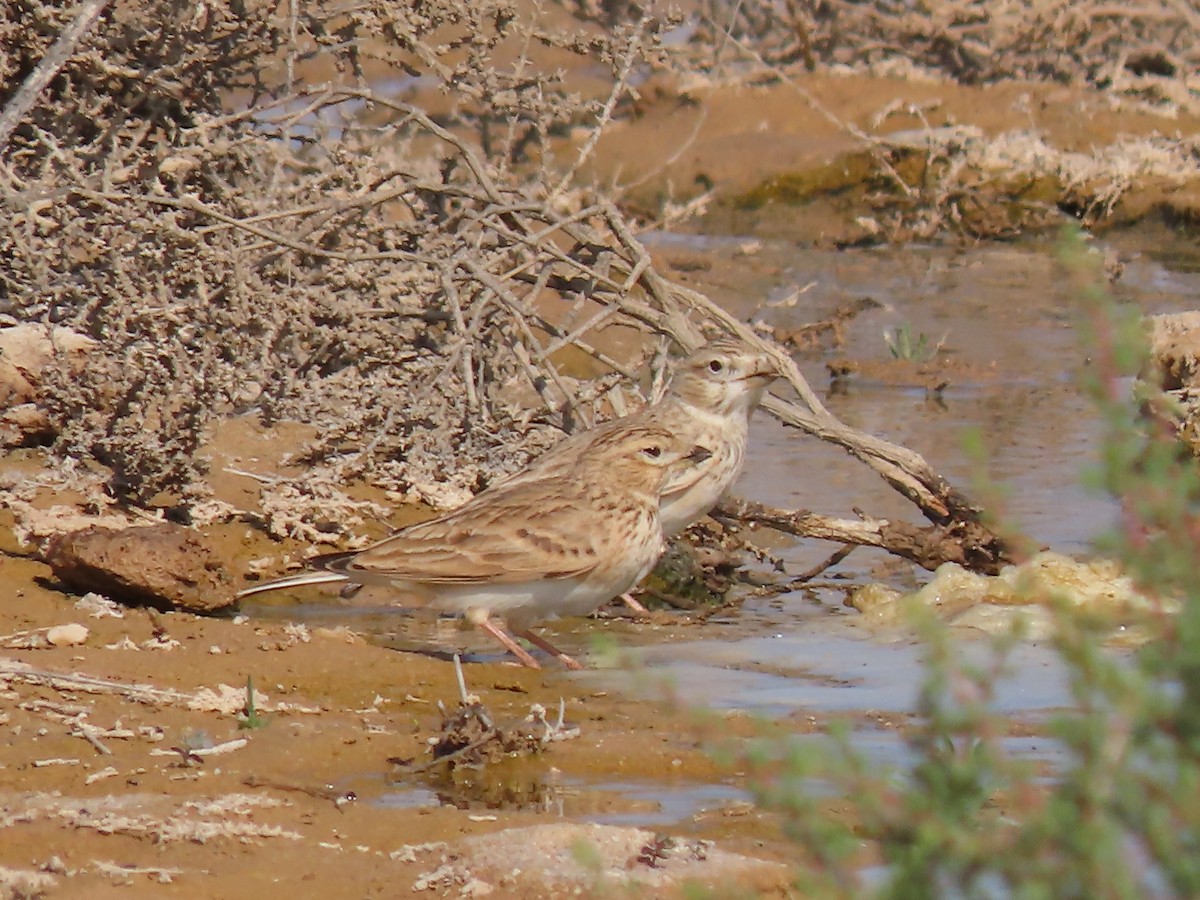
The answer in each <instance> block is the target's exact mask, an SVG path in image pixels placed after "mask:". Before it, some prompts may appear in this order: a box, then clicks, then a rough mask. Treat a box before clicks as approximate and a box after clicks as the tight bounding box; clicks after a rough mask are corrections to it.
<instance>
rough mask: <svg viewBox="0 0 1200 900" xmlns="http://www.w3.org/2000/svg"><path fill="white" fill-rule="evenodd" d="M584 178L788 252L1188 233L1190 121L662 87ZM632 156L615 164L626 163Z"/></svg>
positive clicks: (984, 97) (984, 102) (1047, 102)
mask: <svg viewBox="0 0 1200 900" xmlns="http://www.w3.org/2000/svg"><path fill="white" fill-rule="evenodd" d="M646 93H647V94H648V95H649V96H651V97H653V98H654V99H653V100H652V101H648V102H645V103H643V104H642V105H641V106H640V107H639V110H638V111H639V113H640V114H639V115H638V116H636V117H634V118H632V119H630V120H627V121H622V122H618V123H615V124H614V126H613V128H612V129H611V130H609V131H608V132H607V133H606V134H605V136H604V137H603V139H602V140H601V141H600V143H599V145H598V153H597V160H596V162H595V164H594V167H593V169H592V171H593V173H594V174H595V176H596V177H597V178H598V180H599V181H600V182H601V183H602V184H606V185H615V186H617V187H618V189H619V192H620V195H621V196H623V197H624V198H625V200H626V201H627V202H630V203H632V204H633V205H634V206H635V208H637V209H639V210H641V211H642V212H643V213H644V214H646V215H648V216H650V217H651V218H658V217H659V216H660V215H662V214H663V213H664V211H665V212H668V214H676V215H677V214H678V213H679V212H680V210H681V209H682V208H684V207H685V206H686V205H687V204H688V203H696V204H698V206H697V209H699V210H700V211H701V213H702V214H701V215H700V216H699V218H696V219H694V220H693V221H692V222H691V224H690V226H689V227H690V228H694V229H698V230H700V231H703V232H706V233H714V234H722V233H726V234H739V235H747V234H754V235H758V236H762V237H771V238H786V239H790V240H795V241H798V242H801V243H806V242H816V243H819V244H831V245H838V244H854V243H875V242H878V241H885V240H908V239H912V238H922V239H927V238H932V237H934V236H935V235H937V234H939V233H940V234H943V235H946V234H949V235H954V234H959V235H964V236H967V237H1007V236H1012V235H1015V234H1018V233H1021V232H1023V231H1036V230H1038V229H1041V228H1046V227H1052V226H1055V225H1057V224H1058V223H1059V222H1060V221H1061V220H1062V218H1063V217H1064V216H1065V217H1072V218H1078V219H1080V220H1082V221H1083V222H1085V223H1086V224H1087V225H1089V226H1090V227H1092V228H1095V229H1099V230H1105V229H1111V228H1120V227H1123V226H1128V225H1131V224H1133V223H1136V222H1140V221H1143V220H1146V219H1152V220H1154V221H1159V222H1166V223H1168V224H1171V225H1173V226H1183V225H1187V226H1190V225H1193V224H1194V223H1195V222H1196V220H1197V212H1198V210H1200V169H1197V167H1196V166H1195V163H1194V161H1193V160H1192V159H1191V155H1190V152H1189V151H1188V149H1187V148H1188V144H1187V141H1186V140H1181V136H1183V135H1189V134H1192V133H1194V132H1196V131H1197V129H1198V126H1200V118H1198V117H1197V116H1196V114H1194V113H1192V112H1189V111H1187V110H1181V109H1178V108H1175V107H1170V108H1153V107H1150V106H1149V105H1147V104H1141V103H1138V102H1136V101H1134V100H1131V99H1129V98H1119V97H1117V96H1114V95H1112V94H1107V93H1102V92H1099V91H1095V90H1091V89H1088V88H1085V87H1082V86H1068V85H1061V84H1045V83H1037V82H1020V81H1005V82H1001V83H996V84H990V85H964V84H957V83H953V82H950V81H948V80H944V79H939V78H935V77H929V78H915V79H907V80H906V79H900V78H883V77H873V76H870V75H866V74H862V73H854V74H849V73H845V74H841V75H834V74H821V73H816V74H811V75H807V76H804V77H798V78H796V79H791V80H783V81H775V82H773V83H766V84H734V85H729V84H714V83H709V82H704V81H698V82H692V83H686V84H681V83H679V82H678V81H676V80H669V79H664V80H663V81H661V82H656V83H652V85H651V86H650V87H648V88H647V91H646ZM631 147H635V148H637V152H636V153H630V152H629V148H631Z"/></svg>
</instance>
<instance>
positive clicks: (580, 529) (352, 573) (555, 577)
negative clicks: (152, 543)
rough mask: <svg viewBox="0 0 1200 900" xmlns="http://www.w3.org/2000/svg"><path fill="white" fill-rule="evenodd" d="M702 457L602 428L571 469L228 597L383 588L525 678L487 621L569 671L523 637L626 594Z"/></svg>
mask: <svg viewBox="0 0 1200 900" xmlns="http://www.w3.org/2000/svg"><path fill="white" fill-rule="evenodd" d="M709 455H710V451H709V450H708V449H707V448H705V447H704V446H702V445H697V444H695V443H694V442H692V441H690V440H681V439H680V438H679V437H677V436H676V435H674V434H672V433H671V432H670V431H668V430H667V429H665V428H661V427H657V426H654V425H649V424H644V423H640V422H637V423H634V422H630V423H626V424H623V425H620V426H613V427H607V428H606V430H605V433H604V434H603V435H597V436H595V437H594V439H592V440H591V441H590V442H589V444H588V449H587V452H586V453H581V454H577V455H576V456H575V458H574V459H573V460H572V461H571V462H570V464H569V465H568V464H566V463H565V462H564V464H563V465H562V466H561V469H560V470H556V472H555V473H553V474H548V475H547V476H545V477H541V478H534V479H525V478H516V479H513V480H512V481H510V482H506V483H504V484H500V485H496V486H495V487H493V488H491V489H490V490H487V491H485V492H484V493H482V494H480V495H479V496H478V497H476V498H475V499H474V500H472V501H471V502H470V503H468V504H467V505H465V506H463V507H460V508H459V509H457V510H455V511H454V512H451V513H448V514H447V515H444V516H440V517H439V518H436V519H432V520H430V521H427V522H421V523H418V524H416V525H412V526H409V527H408V528H405V529H403V530H401V531H399V532H397V533H396V534H394V535H392V536H391V537H389V538H386V539H385V540H382V541H380V542H379V543H376V544H373V545H372V546H370V547H367V548H365V549H363V550H360V551H358V552H356V553H335V554H328V555H325V556H319V557H316V558H315V559H314V560H311V561H310V562H311V563H312V564H313V565H314V566H315V567H316V568H317V569H318V571H313V572H306V573H302V574H299V575H293V576H290V577H285V578H280V579H277V580H275V581H270V582H266V583H264V584H261V585H256V586H255V587H252V588H248V589H247V590H244V591H242V592H241V593H239V594H238V596H239V597H245V596H249V595H250V594H256V593H259V592H260V591H269V590H276V589H279V588H284V587H296V586H299V585H305V584H324V583H332V582H352V583H355V584H384V585H390V586H392V587H396V588H399V589H400V590H402V591H404V592H405V593H406V594H409V595H411V596H412V602H410V603H406V604H405V605H406V606H415V607H428V608H430V609H436V610H438V611H441V612H449V613H456V614H459V615H462V616H465V617H466V618H467V619H468V620H469V621H470V622H472V623H473V624H475V625H477V626H478V627H480V628H482V629H483V630H485V631H487V632H488V633H490V634H491V635H492V636H493V637H495V638H496V639H497V640H499V641H500V642H501V643H502V644H504V646H505V647H507V648H508V649H509V650H510V651H511V652H512V653H513V654H514V655H515V656H516V657H517V658H518V659H520V660H521V662H522V663H524V664H525V665H527V666H531V667H533V668H537V667H538V664H537V662H536V661H535V660H534V659H533V657H532V656H530V655H529V653H528V652H526V651H525V650H524V649H523V648H522V647H521V646H520V645H519V644H517V643H516V641H514V640H513V639H512V637H510V636H509V635H508V634H507V633H506V632H505V631H504V630H503V629H502V628H501V627H500V626H499V625H497V624H496V623H495V622H493V621H492V620H491V618H490V616H491V615H492V614H496V615H497V616H499V617H501V618H503V619H504V620H506V621H507V623H508V625H509V627H510V628H512V630H513V631H514V632H515V633H516V634H518V635H520V636H521V637H524V638H526V639H527V640H529V641H530V642H531V643H533V644H535V645H537V646H539V647H541V648H542V649H543V650H546V651H548V652H550V653H552V654H554V655H555V656H557V657H558V658H559V659H560V660H562V662H563V663H564V664H565V665H567V666H568V667H570V668H579V667H580V666H579V664H578V663H577V662H575V660H573V659H572V658H571V657H569V656H567V655H566V654H565V653H563V652H562V651H560V650H558V649H557V648H556V647H554V646H553V645H551V644H550V643H549V642H548V641H546V640H545V639H543V638H541V637H539V636H538V635H535V634H533V633H532V632H530V631H529V628H530V625H531V624H532V623H534V622H537V621H540V620H542V619H548V618H553V617H555V616H559V615H567V616H571V615H584V614H586V613H589V612H591V611H592V610H594V609H595V608H596V607H598V606H599V605H600V604H602V603H604V602H605V601H606V600H609V599H610V598H612V597H615V596H616V595H618V594H620V593H621V592H622V591H626V590H628V589H629V588H631V587H632V586H633V585H635V584H637V582H638V581H640V580H641V579H642V577H643V576H645V574H646V573H647V572H649V571H650V569H651V568H652V567H653V566H654V563H655V561H656V560H657V559H658V557H659V555H660V553H661V552H662V548H663V530H662V524H661V522H660V521H659V494H660V492H661V491H662V489H663V486H664V485H665V484H666V483H667V482H668V481H669V480H670V481H674V480H675V479H677V478H680V477H682V474H683V473H684V472H685V471H686V470H688V469H690V468H692V467H694V466H695V465H697V464H702V463H703V462H704V461H705V460H706V459H707V458H708V457H709Z"/></svg>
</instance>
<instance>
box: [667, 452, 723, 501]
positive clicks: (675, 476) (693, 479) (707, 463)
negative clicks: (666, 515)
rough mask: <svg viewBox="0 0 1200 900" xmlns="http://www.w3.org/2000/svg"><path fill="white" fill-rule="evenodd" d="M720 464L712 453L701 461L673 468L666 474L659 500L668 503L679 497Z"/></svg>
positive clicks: (707, 476)
mask: <svg viewBox="0 0 1200 900" xmlns="http://www.w3.org/2000/svg"><path fill="white" fill-rule="evenodd" d="M719 464H720V460H719V459H718V458H717V457H716V456H715V455H714V456H710V457H709V458H708V459H706V460H704V461H703V462H699V463H694V464H690V465H686V466H682V467H680V468H676V469H673V470H672V471H671V474H670V475H668V476H667V482H666V484H664V485H663V489H662V491H661V492H660V493H659V498H660V502H661V503H662V504H664V505H665V504H668V503H670V502H671V501H672V500H674V499H675V498H676V497H681V496H683V495H684V494H686V493H687V492H688V491H690V490H691V489H692V488H693V487H695V486H696V484H697V483H698V482H700V481H703V480H704V479H705V478H709V477H712V469H713V468H714V467H715V466H717V465H719Z"/></svg>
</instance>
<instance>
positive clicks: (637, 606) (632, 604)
mask: <svg viewBox="0 0 1200 900" xmlns="http://www.w3.org/2000/svg"><path fill="white" fill-rule="evenodd" d="M621 599H622V600H624V601H625V605H626V606H628V607H629V608H630V609H632V610H633V611H634V612H635V613H638V614H639V615H643V616H648V615H650V610H648V609H646V607H644V606H642V604H641V603H639V602H638V601H637V600H636V599H634V596H633V594H632V592H630V591H626V592H625V593H623V594H622V595H621Z"/></svg>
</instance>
